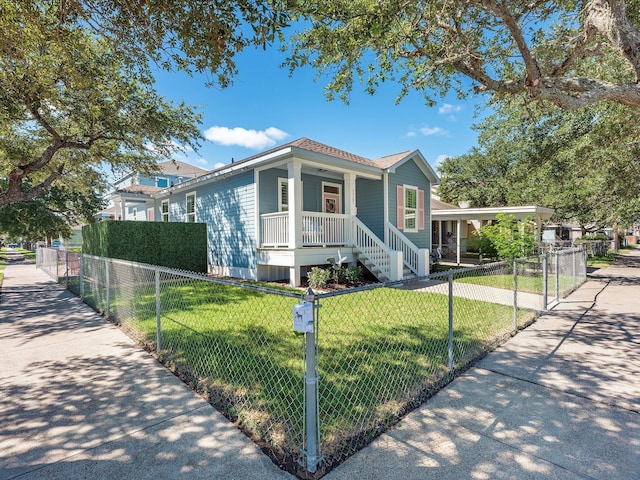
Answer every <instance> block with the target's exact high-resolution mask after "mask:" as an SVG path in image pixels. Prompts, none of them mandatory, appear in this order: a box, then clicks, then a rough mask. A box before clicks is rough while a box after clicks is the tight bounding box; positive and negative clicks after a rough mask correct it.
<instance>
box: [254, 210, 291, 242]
mask: <svg viewBox="0 0 640 480" xmlns="http://www.w3.org/2000/svg"><path fill="white" fill-rule="evenodd" d="M260 231H261V232H262V246H263V247H286V246H287V245H289V214H288V213H287V212H276V213H265V214H264V215H260Z"/></svg>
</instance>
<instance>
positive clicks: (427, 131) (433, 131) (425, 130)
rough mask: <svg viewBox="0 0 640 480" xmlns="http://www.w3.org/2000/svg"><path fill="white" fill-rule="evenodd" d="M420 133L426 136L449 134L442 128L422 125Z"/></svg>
mask: <svg viewBox="0 0 640 480" xmlns="http://www.w3.org/2000/svg"><path fill="white" fill-rule="evenodd" d="M420 133H421V134H423V135H424V136H426V137H431V136H433V135H437V136H444V135H448V134H449V132H447V131H446V130H445V129H444V128H440V127H422V128H421V129H420Z"/></svg>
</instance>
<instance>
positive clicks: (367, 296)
mask: <svg viewBox="0 0 640 480" xmlns="http://www.w3.org/2000/svg"><path fill="white" fill-rule="evenodd" d="M70 288H72V289H75V290H77V286H75V288H74V286H73V285H70ZM85 299H86V301H87V303H90V304H96V305H97V306H98V307H99V308H101V309H104V308H105V301H106V295H105V293H104V291H92V290H91V286H90V284H89V283H88V282H87V283H86V284H85ZM110 300H111V308H110V315H111V317H112V318H114V319H115V320H117V321H118V322H119V323H121V324H122V326H123V328H124V329H125V330H127V331H129V332H130V333H131V334H132V335H133V336H135V337H137V338H139V339H140V340H142V341H145V342H148V343H151V344H154V343H155V341H156V315H155V307H156V300H155V284H154V283H153V282H152V281H147V283H146V285H143V286H138V287H136V288H123V289H121V290H115V289H114V290H112V291H111V293H110ZM297 302H298V300H297V298H292V297H287V296H282V295H278V294H275V293H266V292H265V291H260V290H251V289H248V288H243V287H237V286H231V285H226V284H218V283H211V282H205V281H197V280H189V279H186V280H178V278H172V279H163V281H162V301H161V311H162V314H161V325H162V347H163V348H162V352H161V353H162V356H163V357H164V359H165V361H166V362H167V363H168V364H170V365H171V366H173V368H174V369H175V370H177V371H178V372H179V373H181V374H182V375H183V376H184V377H186V378H187V379H192V380H193V379H196V378H197V379H200V381H201V388H203V389H205V390H207V391H208V394H209V395H210V396H211V399H212V401H213V402H214V403H215V404H216V405H218V406H219V407H221V408H222V409H224V410H226V411H227V413H228V414H229V416H231V417H232V418H236V417H237V418H238V420H239V421H240V422H241V423H242V424H244V425H245V427H247V428H249V429H250V430H251V431H253V432H254V433H256V434H258V435H259V436H260V437H261V438H263V439H265V440H267V441H268V442H270V443H271V444H272V445H275V446H278V447H282V448H284V449H285V450H289V451H298V450H299V448H300V441H301V436H302V410H303V407H302V405H303V403H302V402H303V389H302V387H303V381H302V373H303V360H302V359H303V352H304V337H303V336H302V335H299V334H296V333H294V332H293V328H292V307H293V305H294V304H295V303H297ZM320 304H321V307H320V309H319V332H318V338H319V372H320V373H319V375H320V383H319V385H320V387H319V388H320V398H321V400H320V416H321V419H322V420H321V421H322V439H323V440H322V441H323V449H325V450H327V451H334V450H337V449H339V448H350V447H344V445H343V443H344V442H342V441H341V440H340V438H345V437H349V438H353V437H358V436H360V435H362V434H363V432H371V431H374V430H375V429H376V428H378V427H379V425H380V424H388V423H392V421H393V419H394V418H396V417H397V415H399V413H401V412H402V411H404V410H405V409H406V408H408V407H409V406H415V405H417V403H419V401H420V399H421V398H422V397H423V396H424V393H425V392H426V391H428V390H429V389H433V387H434V385H438V384H439V383H441V382H442V381H444V380H446V379H448V378H449V371H448V368H447V364H448V299H447V297H446V296H445V295H440V294H436V293H424V292H419V291H411V290H401V289H395V288H376V289H372V290H366V291H360V292H357V293H348V294H343V295H337V296H330V297H326V298H321V300H320ZM518 314H519V317H518V322H519V324H520V325H522V324H524V323H525V322H528V321H530V320H531V319H532V318H533V313H532V312H528V311H520V312H518ZM512 330H513V309H512V307H507V306H501V305H496V304H492V303H487V302H478V301H472V300H466V299H455V300H454V343H453V351H454V355H455V357H454V358H455V367H456V368H462V367H464V365H466V364H467V363H468V362H469V361H471V360H472V359H474V358H476V357H477V356H478V355H481V354H482V353H483V352H485V351H487V350H488V349H490V348H492V347H493V346H494V345H495V344H496V343H499V342H500V341H502V340H503V339H504V338H505V337H506V336H508V335H510V334H511V332H512ZM341 445H342V446H341Z"/></svg>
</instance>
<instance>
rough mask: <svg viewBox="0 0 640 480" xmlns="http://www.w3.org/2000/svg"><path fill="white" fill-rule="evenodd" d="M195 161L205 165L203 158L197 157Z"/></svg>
mask: <svg viewBox="0 0 640 480" xmlns="http://www.w3.org/2000/svg"><path fill="white" fill-rule="evenodd" d="M195 162H196V163H199V164H200V165H204V166H207V161H206V160H205V159H204V158H198V159H197V160H196V161H195Z"/></svg>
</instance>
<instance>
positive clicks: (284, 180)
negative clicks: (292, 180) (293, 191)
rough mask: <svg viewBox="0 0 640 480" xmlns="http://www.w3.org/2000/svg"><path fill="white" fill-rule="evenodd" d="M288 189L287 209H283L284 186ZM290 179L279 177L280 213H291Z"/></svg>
mask: <svg viewBox="0 0 640 480" xmlns="http://www.w3.org/2000/svg"><path fill="white" fill-rule="evenodd" d="M283 185H284V186H286V187H287V209H286V210H285V209H284V208H282V207H283V206H284V203H283V202H282V186H283ZM289 196H290V195H289V179H288V178H285V177H278V211H279V212H288V211H289V204H290V201H289Z"/></svg>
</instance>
